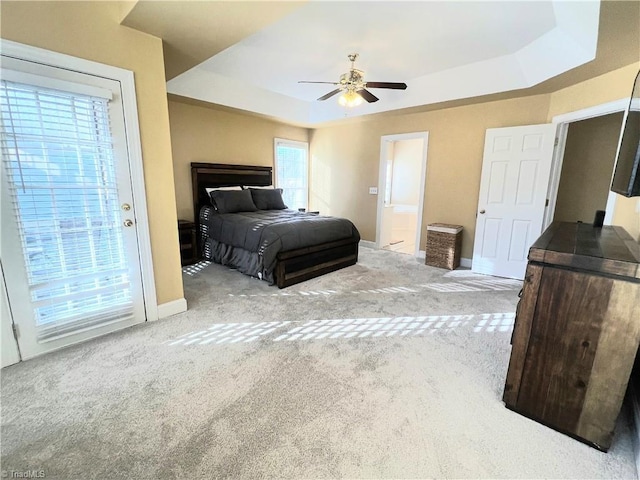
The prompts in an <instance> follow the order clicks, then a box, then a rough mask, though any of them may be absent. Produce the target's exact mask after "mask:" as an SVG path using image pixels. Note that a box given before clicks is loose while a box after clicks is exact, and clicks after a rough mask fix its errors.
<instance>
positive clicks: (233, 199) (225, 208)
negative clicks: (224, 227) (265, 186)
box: [209, 190, 257, 213]
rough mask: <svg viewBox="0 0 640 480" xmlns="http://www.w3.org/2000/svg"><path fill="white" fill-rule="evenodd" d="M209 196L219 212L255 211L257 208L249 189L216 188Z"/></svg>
mask: <svg viewBox="0 0 640 480" xmlns="http://www.w3.org/2000/svg"><path fill="white" fill-rule="evenodd" d="M209 196H210V197H211V203H213V206H214V207H215V209H216V211H217V212H218V213H236V212H255V211H256V210H257V208H256V206H255V204H254V203H253V200H252V199H251V192H249V191H248V190H214V191H212V192H211V193H210V194H209Z"/></svg>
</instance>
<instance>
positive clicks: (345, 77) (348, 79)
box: [298, 53, 407, 107]
mask: <svg viewBox="0 0 640 480" xmlns="http://www.w3.org/2000/svg"><path fill="white" fill-rule="evenodd" d="M348 58H349V60H350V61H351V69H350V70H349V72H348V73H343V74H342V75H340V81H338V82H313V81H305V80H303V81H299V82H298V83H328V84H330V85H338V88H336V89H335V90H332V91H331V92H329V93H327V94H326V95H323V96H321V97H320V98H318V100H320V101H323V100H327V99H328V98H331V97H333V96H334V95H337V94H338V93H340V92H342V95H341V96H340V98H339V99H338V101H339V103H340V104H341V105H344V106H348V107H352V106H356V105H359V104H360V103H362V100H363V99H364V100H366V101H367V102H369V103H373V102H377V101H378V100H379V98H378V97H376V96H375V95H374V94H373V93H371V92H370V91H369V90H367V89H368V88H391V89H393V90H406V89H407V84H406V83H397V82H365V80H364V72H363V71H362V70H358V69H357V68H355V67H354V66H353V64H354V63H355V61H356V59H357V58H358V54H357V53H352V54H350V55H348Z"/></svg>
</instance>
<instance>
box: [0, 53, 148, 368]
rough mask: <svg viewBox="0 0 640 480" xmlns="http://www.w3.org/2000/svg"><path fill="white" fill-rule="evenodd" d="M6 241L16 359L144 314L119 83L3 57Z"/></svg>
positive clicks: (0, 115)
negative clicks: (16, 336)
mask: <svg viewBox="0 0 640 480" xmlns="http://www.w3.org/2000/svg"><path fill="white" fill-rule="evenodd" d="M0 83H1V85H0V107H1V111H0V120H1V123H0V138H1V140H2V142H1V147H2V183H3V185H2V189H1V191H2V206H1V209H0V211H1V214H2V231H1V237H2V242H1V246H2V249H1V251H0V256H1V258H2V264H3V267H4V273H5V279H6V283H7V293H8V296H9V302H10V304H11V311H12V316H13V320H14V325H15V326H17V327H18V329H17V331H18V344H19V347H20V353H21V356H22V359H23V360H24V359H28V358H31V357H34V356H37V355H39V354H42V353H45V352H48V351H52V350H56V349H58V348H61V347H64V346H66V345H69V344H72V343H76V342H79V341H82V340H86V339H88V338H91V337H95V336H97V335H101V334H104V333H107V332H110V331H113V330H117V329H120V328H123V327H126V326H130V325H133V324H135V323H139V322H142V321H144V320H145V317H146V314H145V308H144V297H143V289H142V276H141V267H140V260H139V246H138V236H137V230H136V226H135V224H136V221H135V220H136V216H135V204H134V202H133V192H132V185H131V177H130V173H129V172H130V166H129V156H128V150H127V143H126V133H125V123H124V113H123V104H122V95H121V88H120V83H119V82H118V81H115V80H110V79H105V78H100V77H95V76H91V75H85V74H81V73H77V72H71V71H68V70H63V69H59V68H54V67H49V66H44V65H39V64H34V63H31V62H26V61H22V60H17V59H11V58H3V65H2V82H0Z"/></svg>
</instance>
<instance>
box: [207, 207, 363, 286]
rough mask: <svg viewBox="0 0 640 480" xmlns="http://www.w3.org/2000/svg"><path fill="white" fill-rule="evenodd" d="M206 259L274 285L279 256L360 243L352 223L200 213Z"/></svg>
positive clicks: (291, 215) (289, 213)
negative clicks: (340, 243) (336, 243)
mask: <svg viewBox="0 0 640 480" xmlns="http://www.w3.org/2000/svg"><path fill="white" fill-rule="evenodd" d="M200 225H201V227H200V228H201V234H202V235H203V240H204V242H203V244H204V246H205V248H204V250H205V251H204V257H205V258H208V259H209V260H214V261H216V262H217V263H222V264H225V265H230V266H233V267H235V268H237V269H238V270H240V271H241V272H243V273H246V274H248V275H252V276H256V277H259V278H262V279H264V280H267V281H270V282H273V269H274V268H275V264H276V257H277V255H278V253H279V252H283V251H288V250H295V249H298V248H304V247H309V246H312V245H319V244H322V243H326V242H332V241H335V240H343V239H347V238H351V239H354V240H355V241H359V240H360V234H359V232H358V230H357V229H356V227H355V225H353V223H351V222H350V221H349V220H346V219H344V218H336V217H325V216H321V215H314V214H311V213H300V212H297V211H294V210H258V211H256V212H240V213H223V214H219V213H216V212H215V211H214V210H213V208H212V207H208V206H207V207H203V208H202V210H201V212H200Z"/></svg>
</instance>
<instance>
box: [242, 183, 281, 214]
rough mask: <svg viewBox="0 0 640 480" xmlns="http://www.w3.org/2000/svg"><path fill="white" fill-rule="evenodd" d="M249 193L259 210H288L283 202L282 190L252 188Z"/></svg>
mask: <svg viewBox="0 0 640 480" xmlns="http://www.w3.org/2000/svg"><path fill="white" fill-rule="evenodd" d="M249 191H250V192H251V197H252V198H253V203H254V204H255V205H256V207H258V210H284V209H285V208H287V206H286V205H285V204H284V201H283V200H282V189H281V188H270V189H265V188H250V189H249Z"/></svg>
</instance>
